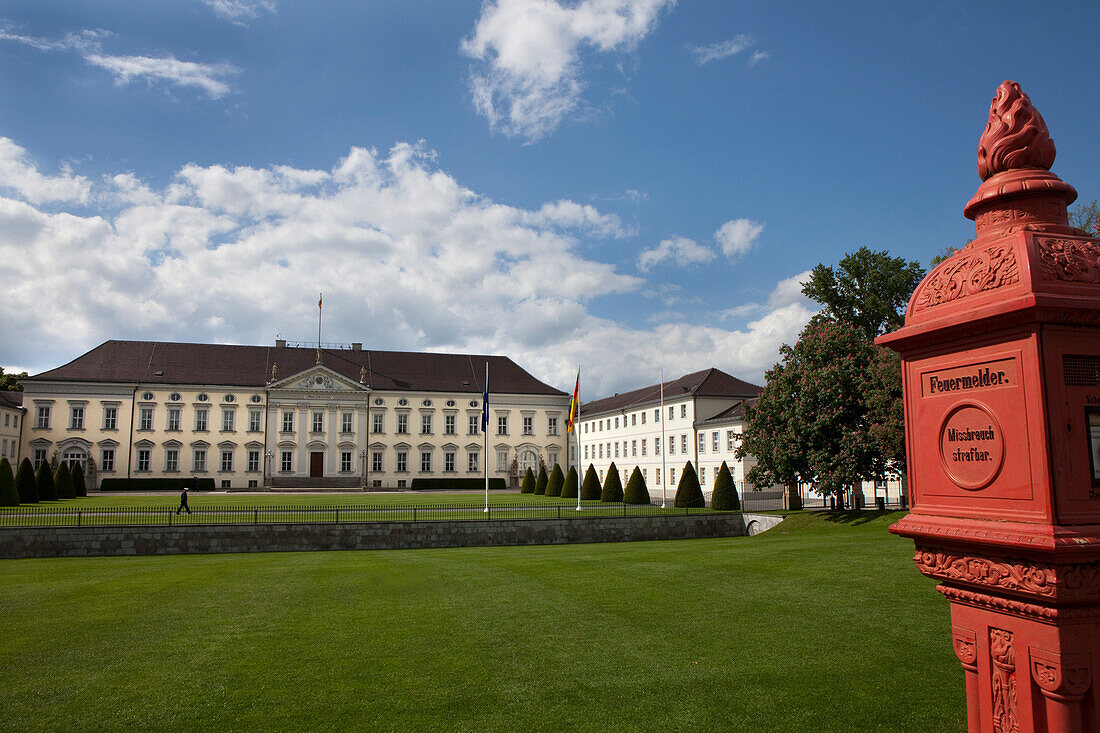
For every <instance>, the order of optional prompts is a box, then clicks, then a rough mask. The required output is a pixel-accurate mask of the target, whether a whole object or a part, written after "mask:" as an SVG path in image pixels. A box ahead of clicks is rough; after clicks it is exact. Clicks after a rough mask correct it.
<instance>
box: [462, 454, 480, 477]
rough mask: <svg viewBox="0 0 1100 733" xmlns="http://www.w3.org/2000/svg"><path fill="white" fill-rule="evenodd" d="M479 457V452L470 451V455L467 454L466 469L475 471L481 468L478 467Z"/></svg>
mask: <svg viewBox="0 0 1100 733" xmlns="http://www.w3.org/2000/svg"><path fill="white" fill-rule="evenodd" d="M477 457H478V454H477V453H470V454H469V455H467V456H466V470H467V471H469V472H471V473H473V472H475V471H479V470H481V469H479V468H478V461H477Z"/></svg>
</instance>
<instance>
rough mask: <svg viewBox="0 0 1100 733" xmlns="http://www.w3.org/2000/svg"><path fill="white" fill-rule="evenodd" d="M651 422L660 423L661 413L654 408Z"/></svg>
mask: <svg viewBox="0 0 1100 733" xmlns="http://www.w3.org/2000/svg"><path fill="white" fill-rule="evenodd" d="M653 422H661V411H660V410H658V409H656V408H654V410H653ZM658 480H659V479H658Z"/></svg>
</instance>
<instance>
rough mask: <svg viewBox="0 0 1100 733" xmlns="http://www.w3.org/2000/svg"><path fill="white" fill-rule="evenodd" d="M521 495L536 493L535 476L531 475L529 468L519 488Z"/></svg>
mask: <svg viewBox="0 0 1100 733" xmlns="http://www.w3.org/2000/svg"><path fill="white" fill-rule="evenodd" d="M519 493H521V494H533V493H535V474H533V473H531V469H529V468H528V469H527V473H525V474H523V483H522V484H520V486H519Z"/></svg>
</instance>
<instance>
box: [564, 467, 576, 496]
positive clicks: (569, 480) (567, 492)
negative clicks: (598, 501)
mask: <svg viewBox="0 0 1100 733" xmlns="http://www.w3.org/2000/svg"><path fill="white" fill-rule="evenodd" d="M577 490H578V486H577V467H576V466H570V467H569V473H567V474H565V483H564V484H563V485H562V487H561V498H563V499H576V498H577Z"/></svg>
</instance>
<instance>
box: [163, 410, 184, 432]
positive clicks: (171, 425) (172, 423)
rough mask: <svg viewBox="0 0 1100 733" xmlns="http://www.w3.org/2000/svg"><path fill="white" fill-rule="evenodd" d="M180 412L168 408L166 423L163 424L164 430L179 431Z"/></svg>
mask: <svg viewBox="0 0 1100 733" xmlns="http://www.w3.org/2000/svg"><path fill="white" fill-rule="evenodd" d="M181 412H182V411H181V410H180V408H178V407H169V408H168V422H166V423H165V424H164V429H165V430H179V429H180V414H181Z"/></svg>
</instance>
